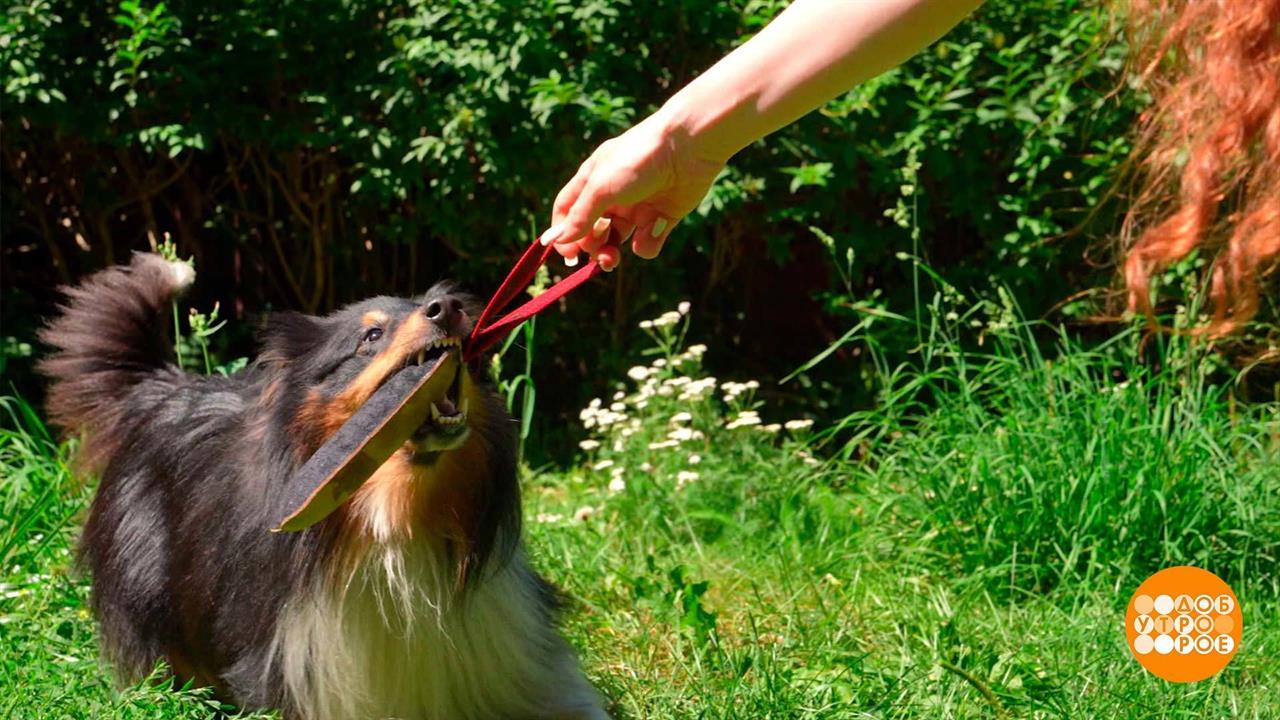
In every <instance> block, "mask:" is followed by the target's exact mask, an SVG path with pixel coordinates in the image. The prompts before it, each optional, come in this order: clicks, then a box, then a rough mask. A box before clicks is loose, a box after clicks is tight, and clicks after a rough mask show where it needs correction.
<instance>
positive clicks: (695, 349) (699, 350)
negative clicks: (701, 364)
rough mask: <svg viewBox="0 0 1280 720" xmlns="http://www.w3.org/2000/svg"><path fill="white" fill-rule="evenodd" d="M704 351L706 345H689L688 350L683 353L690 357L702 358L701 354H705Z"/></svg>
mask: <svg viewBox="0 0 1280 720" xmlns="http://www.w3.org/2000/svg"><path fill="white" fill-rule="evenodd" d="M706 351H707V346H706V345H690V346H689V349H688V350H685V352H687V353H688V354H689V356H690V357H695V358H698V357H702V355H703V353H705V352H706Z"/></svg>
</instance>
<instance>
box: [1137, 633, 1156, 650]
mask: <svg viewBox="0 0 1280 720" xmlns="http://www.w3.org/2000/svg"><path fill="white" fill-rule="evenodd" d="M1155 647H1156V644H1155V641H1154V640H1152V639H1151V636H1150V635H1139V636H1138V637H1136V638H1134V639H1133V651H1134V652H1136V653H1138V654H1139V655H1146V654H1147V653H1149V652H1151V651H1152V650H1154V649H1155Z"/></svg>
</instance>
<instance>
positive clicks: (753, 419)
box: [725, 410, 760, 430]
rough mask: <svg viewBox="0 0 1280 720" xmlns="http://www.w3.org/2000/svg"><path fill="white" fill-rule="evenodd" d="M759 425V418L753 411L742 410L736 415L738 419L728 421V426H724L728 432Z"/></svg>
mask: <svg viewBox="0 0 1280 720" xmlns="http://www.w3.org/2000/svg"><path fill="white" fill-rule="evenodd" d="M759 424H760V416H759V415H757V414H756V413H755V411H753V410H744V411H742V412H741V413H738V417H736V418H734V419H733V420H732V421H730V422H729V424H728V425H725V427H726V428H728V429H730V430H735V429H737V428H740V427H751V426H752V425H759Z"/></svg>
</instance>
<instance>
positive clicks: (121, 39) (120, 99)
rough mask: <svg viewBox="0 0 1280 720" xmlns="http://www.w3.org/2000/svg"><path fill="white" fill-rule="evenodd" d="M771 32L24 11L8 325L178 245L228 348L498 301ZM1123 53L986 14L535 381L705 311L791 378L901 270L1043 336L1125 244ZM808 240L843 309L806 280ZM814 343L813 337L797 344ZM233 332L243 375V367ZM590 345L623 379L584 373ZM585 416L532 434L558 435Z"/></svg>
mask: <svg viewBox="0 0 1280 720" xmlns="http://www.w3.org/2000/svg"><path fill="white" fill-rule="evenodd" d="M782 6H783V3H780V2H773V1H769V2H766V1H762V0H738V1H737V2H733V3H719V2H683V1H680V2H677V1H676V0H659V1H658V2H646V3H637V2H634V1H633V0H592V1H591V2H585V3H583V2H571V1H570V0H541V1H540V2H533V3H506V2H499V1H498V0H477V1H476V2H468V3H444V2H438V1H428V0H414V1H413V2H409V3H393V2H389V1H387V0H319V1H318V2H278V3H266V4H235V3H233V4H230V5H228V4H224V3H212V4H210V3H186V2H170V3H160V2H148V1H147V0H120V1H119V2H117V3H115V4H112V3H98V4H88V5H85V4H82V3H68V2H65V0H26V1H25V2H23V3H15V4H11V5H9V6H8V10H7V12H6V15H5V19H4V27H3V28H2V29H0V35H3V37H4V42H0V67H4V68H6V73H7V75H6V78H5V103H4V123H5V132H4V133H3V137H2V138H0V144H2V145H3V151H4V153H3V155H4V163H5V164H4V168H3V183H4V185H3V187H4V193H3V203H4V207H3V208H0V209H2V210H3V212H4V215H5V217H6V222H5V226H4V230H3V232H4V245H5V247H6V252H9V253H13V254H14V256H15V257H17V258H20V260H19V261H18V262H16V263H14V262H7V263H5V264H4V268H3V271H2V272H3V278H4V287H5V289H6V294H7V295H6V298H5V299H6V302H5V303H4V306H5V310H4V312H5V321H6V326H8V325H10V323H12V324H13V326H14V327H16V328H18V329H17V330H14V331H11V334H15V336H18V337H20V339H25V338H26V337H27V336H29V335H30V334H31V332H32V328H33V326H34V324H35V322H36V320H35V318H38V317H39V316H40V315H42V314H45V313H47V312H48V309H49V307H50V303H51V301H52V299H53V297H52V294H51V288H53V287H54V286H55V285H56V284H57V283H58V282H69V281H71V280H73V279H74V278H76V277H78V276H80V275H81V274H83V273H86V272H89V271H91V270H94V269H97V268H99V267H102V266H104V265H106V264H110V263H114V262H118V261H120V260H121V259H123V258H124V257H125V254H126V251H127V250H130V249H139V248H144V247H156V246H157V245H158V244H159V243H160V242H161V240H162V239H163V238H164V237H165V236H166V235H168V236H171V237H172V238H173V239H174V241H175V242H176V243H177V245H178V249H179V250H180V252H181V254H182V255H183V256H184V257H186V256H193V257H194V258H195V259H196V261H197V262H198V263H199V265H200V267H201V269H202V278H203V279H204V282H202V283H201V284H199V285H198V286H197V289H196V292H197V293H198V294H197V295H196V296H195V297H194V298H193V301H194V303H195V304H196V305H197V306H198V307H201V308H206V309H207V308H210V307H212V306H213V304H214V303H215V302H217V303H219V305H220V307H221V308H223V309H224V312H223V315H224V317H229V318H233V319H236V320H244V319H246V318H249V317H252V316H253V315H254V314H255V313H257V312H259V311H262V310H264V309H267V308H269V307H291V308H297V309H302V310H306V311H321V310H325V309H329V308H332V307H334V306H336V305H338V304H341V303H343V302H346V301H349V300H352V299H356V298H361V297H365V296H368V295H371V294H375V293H380V292H389V293H399V294H404V293H409V292H414V291H421V290H423V289H425V287H427V285H428V284H429V283H430V282H432V281H434V280H435V279H438V278H439V277H441V276H445V275H448V276H452V277H455V278H458V279H460V280H462V281H463V282H464V283H465V284H467V285H469V286H470V287H472V288H473V289H475V290H477V291H480V292H484V291H485V290H487V289H488V288H490V287H491V285H492V283H493V282H494V280H495V278H497V277H498V276H499V275H500V274H501V272H502V271H503V270H504V268H505V266H506V265H507V264H508V263H509V262H510V261H511V258H512V257H513V256H514V253H515V251H516V248H517V247H518V244H519V243H522V242H524V241H526V240H528V239H529V238H530V237H531V231H530V228H534V230H535V231H536V229H538V228H539V227H540V226H541V225H542V224H545V222H546V218H547V217H548V214H549V203H550V201H551V199H552V196H553V195H554V192H555V190H556V188H558V187H559V184H560V183H561V182H563V181H564V180H565V179H567V178H568V177H569V176H570V175H571V174H572V172H573V170H574V169H575V166H576V164H577V163H578V162H579V161H581V159H582V158H584V157H585V156H586V154H587V153H588V152H589V150H590V149H591V148H592V147H593V146H594V145H595V144H596V143H598V142H600V141H602V140H603V139H605V138H606V137H608V136H610V135H612V134H614V133H617V132H618V131H620V130H621V129H623V128H625V127H626V126H627V125H628V124H629V123H631V122H634V121H635V120H636V119H638V118H640V117H642V116H643V115H645V114H646V113H648V112H650V111H652V110H653V109H654V108H656V107H657V106H658V105H659V104H660V103H661V102H662V101H663V100H664V99H665V98H666V97H667V96H669V95H670V94H671V93H672V92H674V90H675V88H677V87H678V86H679V85H681V84H682V83H684V82H686V81H688V80H689V79H690V78H691V77H693V76H694V75H696V74H697V73H698V72H699V71H701V70H702V69H703V68H705V67H707V66H709V65H710V64H711V63H713V62H714V61H715V60H716V59H717V58H718V57H720V56H721V55H722V54H723V53H725V52H726V51H727V50H728V49H730V48H731V47H733V46H734V45H735V44H737V43H739V42H741V41H742V39H743V38H744V37H746V36H748V35H749V34H750V33H752V32H754V31H755V30H758V29H759V28H760V27H762V26H763V25H764V24H765V23H766V22H767V21H768V20H769V19H770V18H771V17H772V16H773V15H774V14H775V13H776V12H777V11H778V10H779V9H780V7H782ZM1110 36H1111V33H1110V30H1109V23H1108V19H1107V16H1106V14H1105V12H1104V11H1103V10H1101V9H1098V8H1096V7H1094V6H1092V5H1087V4H1082V3H1080V2H1068V3H1055V2H1047V1H1037V2H1029V3H989V4H987V5H986V6H985V7H984V8H983V9H981V10H980V11H979V13H978V14H977V15H976V16H975V17H974V18H972V19H971V20H968V21H966V22H965V23H963V24H962V25H961V26H960V27H959V28H957V29H956V30H955V31H954V32H953V33H951V34H950V35H949V36H948V37H947V38H946V39H944V40H943V41H942V42H940V43H938V44H937V45H936V46H934V47H933V48H931V49H929V50H928V51H926V52H924V53H921V54H920V55H919V56H918V57H916V58H915V59H913V60H912V61H910V62H909V63H907V64H906V65H904V66H903V67H901V68H899V69H898V70H895V71H893V72H890V73H888V74H886V75H885V76H883V77H881V78H878V79H876V80H874V81H872V82H869V83H866V84H864V85H863V86H861V87H859V88H856V89H854V90H853V91H851V92H849V93H848V94H846V95H845V96H843V97H841V98H839V99H837V100H836V101H834V102H832V103H831V104H830V105H829V106H827V107H826V108H824V109H823V110H822V111H821V112H820V113H815V114H814V115H812V116H811V117H808V118H806V119H804V120H803V121H801V122H799V123H797V124H795V125H794V126H792V127H790V128H787V129H786V130H784V131H782V132H781V133H779V134H778V136H776V137H774V138H770V139H768V140H766V141H765V142H762V143H759V144H757V145H755V146H753V147H750V148H748V149H747V150H745V151H744V152H743V153H741V155H740V157H739V158H737V159H736V160H735V161H734V162H733V164H732V166H731V168H730V169H729V170H728V171H727V172H726V173H725V174H724V175H723V176H722V177H721V178H720V181H719V183H718V184H717V185H716V187H715V188H714V190H713V191H712V193H711V195H710V196H709V197H708V199H707V201H706V202H705V203H703V205H702V207H701V209H700V211H699V213H698V214H697V216H696V217H694V218H692V219H691V220H690V222H688V223H686V224H684V225H682V227H681V230H680V232H679V233H678V234H677V236H676V239H675V241H674V242H673V243H672V245H671V247H670V249H669V250H668V251H667V252H668V255H667V257H666V258H665V261H664V262H663V263H662V266H661V271H659V270H658V269H656V267H655V266H646V267H643V268H641V264H640V263H629V264H628V266H627V267H624V269H623V271H622V272H621V273H619V274H616V275H614V276H613V277H612V278H611V279H610V283H608V284H606V283H605V282H603V281H602V282H600V283H598V284H597V286H596V288H594V289H588V290H585V291H584V293H586V294H587V295H588V296H589V297H591V296H593V295H594V298H593V301H589V302H584V303H581V305H580V306H581V307H582V308H590V307H592V306H593V305H595V304H596V303H595V302H594V300H599V299H603V298H604V297H605V293H608V292H610V291H611V287H610V285H613V284H617V285H618V286H619V287H618V290H617V292H616V293H614V294H613V295H612V297H610V299H609V300H608V302H609V304H610V305H611V306H612V308H613V309H612V310H611V312H610V314H609V315H608V317H599V316H596V315H595V314H594V313H593V311H591V310H589V309H585V310H584V309H579V304H578V303H574V304H573V306H571V307H570V308H569V309H567V310H565V313H566V315H567V317H565V318H563V319H559V320H555V321H553V322H547V323H544V324H543V326H542V328H540V330H541V335H542V340H543V342H544V346H546V347H556V348H557V349H558V351H559V354H560V355H561V357H557V358H556V359H555V363H556V366H555V367H550V366H548V367H545V368H544V369H541V370H540V371H539V372H544V373H557V374H568V375H569V376H572V375H574V374H577V373H581V372H583V371H584V370H585V367H588V366H590V367H595V366H603V367H605V368H612V369H616V363H619V362H621V360H620V359H618V358H617V353H616V350H617V348H618V347H620V346H621V345H622V344H623V343H626V342H628V341H630V340H631V339H632V337H633V332H634V330H633V327H634V321H635V319H636V318H637V317H643V316H644V315H646V314H648V313H651V312H653V311H655V310H657V309H659V308H665V307H670V306H671V304H672V303H673V302H674V299H676V298H680V297H690V296H693V297H694V298H695V299H696V300H697V301H698V302H699V305H700V307H702V308H703V309H704V312H703V313H702V314H701V318H702V320H701V322H703V323H705V324H706V326H707V327H708V328H709V329H713V330H715V331H716V333H717V334H718V335H722V336H725V337H734V338H736V342H735V344H734V346H733V347H731V348H725V352H729V351H732V352H733V353H734V354H735V356H736V358H737V359H738V361H739V362H741V361H744V360H745V361H747V362H753V363H754V364H755V365H756V367H754V368H753V370H755V371H757V372H758V374H760V375H761V376H771V375H774V376H776V375H780V374H784V373H785V372H787V371H788V370H790V369H791V364H792V363H794V362H796V361H798V360H799V359H802V358H803V357H805V356H807V354H809V353H811V352H812V351H814V350H816V349H817V348H818V347H821V345H822V344H824V343H825V341H826V340H827V339H829V338H830V337H833V336H836V335H838V334H839V333H840V332H842V331H843V325H844V323H845V322H847V319H846V318H844V317H841V315H845V314H847V313H849V312H851V310H850V308H849V307H848V302H847V298H848V297H849V293H850V292H852V293H855V294H857V295H858V296H859V297H860V298H864V299H865V302H870V303H873V304H875V305H877V306H880V307H883V308H888V309H890V310H894V311H896V312H902V311H903V310H904V309H905V308H907V307H910V306H911V305H912V304H914V302H915V300H916V298H915V292H914V289H913V287H914V285H913V283H911V282H908V280H909V273H910V270H909V267H908V266H905V265H903V264H901V263H900V262H898V261H897V260H896V259H895V254H896V253H898V252H900V251H908V250H909V251H910V252H911V253H912V254H913V255H915V256H919V257H925V258H928V259H930V261H931V262H933V263H934V264H939V265H943V266H946V267H947V268H948V272H949V274H950V276H951V277H952V278H953V280H954V281H955V282H956V283H957V284H959V285H961V286H963V287H970V286H972V287H979V286H983V287H985V286H989V285H990V284H991V282H992V281H993V280H995V281H997V282H999V283H1002V284H1004V285H1006V286H1008V287H1009V288H1011V290H1012V292H1014V294H1015V295H1016V296H1017V299H1018V300H1019V302H1021V303H1022V304H1023V305H1024V307H1026V308H1027V310H1028V312H1031V313H1033V314H1036V315H1039V314H1041V313H1043V312H1045V311H1046V310H1047V309H1048V308H1049V307H1050V306H1051V305H1053V304H1054V303H1056V302H1057V301H1059V300H1061V299H1063V298H1064V297H1066V296H1067V295H1068V294H1069V293H1071V292H1073V291H1075V290H1077V289H1079V288H1081V287H1087V286H1088V285H1089V283H1090V282H1093V281H1096V280H1098V279H1099V276H1098V275H1097V274H1096V272H1095V271H1094V270H1093V269H1092V268H1091V267H1090V266H1088V265H1086V264H1085V263H1084V262H1083V261H1082V253H1081V249H1082V248H1081V244H1082V243H1081V242H1079V241H1069V240H1064V239H1063V237H1064V233H1066V232H1067V231H1068V230H1070V229H1072V228H1074V227H1077V226H1080V225H1083V224H1086V223H1087V224H1088V226H1089V227H1090V228H1094V229H1102V230H1105V229H1107V228H1108V227H1109V226H1110V222H1111V218H1112V215H1111V213H1110V210H1109V209H1108V207H1107V206H1106V205H1105V204H1104V203H1101V202H1100V201H1101V200H1102V198H1103V191H1104V189H1105V188H1106V187H1108V182H1109V179H1110V178H1111V174H1112V170H1113V169H1114V168H1115V166H1116V165H1117V164H1118V162H1119V160H1120V158H1121V157H1123V154H1124V152H1125V150H1126V147H1127V145H1126V141H1125V139H1124V138H1125V134H1126V131H1127V128H1128V125H1129V121H1130V119H1131V117H1132V114H1133V109H1134V107H1135V105H1136V104H1137V103H1138V98H1135V97H1133V96H1132V95H1131V94H1127V93H1113V91H1114V90H1116V89H1117V88H1118V83H1119V69H1120V56H1121V53H1122V51H1123V49H1122V48H1121V47H1120V46H1117V45H1113V44H1111V42H1110V39H1111V38H1110ZM886 210H888V211H889V212H888V214H887V215H886ZM1087 221H1088V222H1087ZM815 225H816V226H819V227H822V228H824V229H825V231H826V232H827V234H828V238H829V239H830V240H831V242H832V244H833V246H834V249H835V251H836V252H835V254H836V256H837V258H839V260H838V262H840V263H842V264H844V265H846V267H844V273H843V279H841V278H838V277H837V274H836V273H834V272H833V269H832V268H831V267H829V266H827V265H826V264H825V263H823V262H822V261H821V260H820V258H821V256H822V248H821V245H820V243H819V242H818V240H817V239H816V238H815V237H814V236H813V234H812V233H811V232H810V231H809V227H810V226H815ZM815 261H816V265H815ZM633 268H634V269H633ZM1104 279H1105V278H1104ZM813 298H816V299H813ZM824 310H825V311H826V312H827V314H826V315H823V314H822V311H824ZM797 315H800V316H804V317H806V318H812V320H810V321H809V322H811V323H812V325H811V326H808V327H805V328H803V330H804V332H803V337H801V338H799V339H796V338H795V337H794V336H795V334H796V329H797V328H796V325H795V323H794V322H792V318H794V317H796V316H797ZM581 323H591V324H592V325H593V326H594V327H599V328H600V330H599V331H597V332H593V333H579V332H577V331H576V330H575V327H576V326H577V325H579V324H581ZM602 323H604V324H605V327H601V324H602ZM241 326H242V327H244V328H247V327H249V326H251V323H241ZM238 332H239V335H237V336H236V337H235V338H233V339H232V341H231V342H232V347H230V348H229V349H228V352H229V353H230V354H231V356H233V357H234V356H241V355H249V354H251V350H250V348H249V347H248V342H247V340H248V337H249V333H248V332H247V331H246V330H243V329H242V330H239V331H238ZM602 338H607V339H608V341H609V342H610V343H612V345H613V350H615V352H613V353H604V354H601V353H600V352H599V351H600V348H601V345H600V343H601V339H602ZM783 338H786V340H785V341H783V340H782V339H783ZM910 340H913V339H911V338H903V339H902V344H901V345H900V346H899V347H900V348H901V349H905V348H907V347H909V345H910V342H909V341H910ZM597 356H599V357H597ZM721 357H722V358H723V357H726V356H724V355H722V356H721ZM579 358H581V359H580V360H579ZM711 361H712V362H718V360H717V359H716V358H715V357H713V358H711ZM580 363H581V364H580ZM845 387H846V390H845V391H846V392H849V391H850V390H849V389H848V387H847V386H845ZM824 392H825V391H824ZM582 399H583V398H582V397H575V396H565V397H561V398H555V399H551V398H544V400H545V402H544V403H543V408H544V410H545V411H546V412H548V413H551V414H550V415H548V417H549V418H550V417H552V416H553V415H554V414H555V413H563V412H566V411H567V410H568V409H569V408H572V407H573V406H574V405H575V404H576V403H578V402H581V400H582Z"/></svg>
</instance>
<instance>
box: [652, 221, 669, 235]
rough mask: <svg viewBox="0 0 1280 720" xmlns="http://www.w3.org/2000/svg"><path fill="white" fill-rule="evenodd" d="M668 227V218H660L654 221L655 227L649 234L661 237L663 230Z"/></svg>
mask: <svg viewBox="0 0 1280 720" xmlns="http://www.w3.org/2000/svg"><path fill="white" fill-rule="evenodd" d="M666 229H667V219H666V218H658V219H657V220H654V221H653V229H652V230H650V231H649V234H650V235H652V236H654V237H661V236H662V231H663V230H666Z"/></svg>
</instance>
